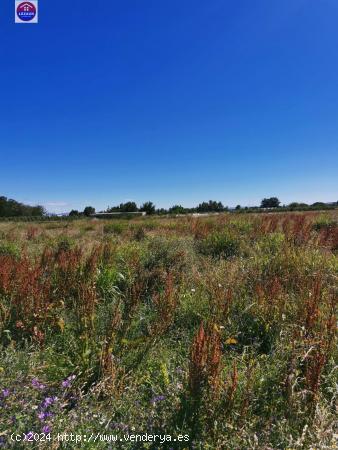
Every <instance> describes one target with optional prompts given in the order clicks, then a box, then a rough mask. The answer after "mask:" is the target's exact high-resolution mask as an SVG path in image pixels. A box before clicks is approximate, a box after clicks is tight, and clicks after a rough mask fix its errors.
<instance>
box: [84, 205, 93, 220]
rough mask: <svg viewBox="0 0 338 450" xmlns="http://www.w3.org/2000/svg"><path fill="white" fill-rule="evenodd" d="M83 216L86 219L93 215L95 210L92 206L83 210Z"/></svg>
mask: <svg viewBox="0 0 338 450" xmlns="http://www.w3.org/2000/svg"><path fill="white" fill-rule="evenodd" d="M83 214H84V215H85V216H87V217H89V216H91V215H92V214H95V208H93V207H92V206H86V207H85V209H84V210H83Z"/></svg>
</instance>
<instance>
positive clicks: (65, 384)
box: [62, 375, 75, 388]
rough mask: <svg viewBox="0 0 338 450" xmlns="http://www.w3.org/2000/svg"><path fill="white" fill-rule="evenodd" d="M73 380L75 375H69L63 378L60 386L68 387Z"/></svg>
mask: <svg viewBox="0 0 338 450" xmlns="http://www.w3.org/2000/svg"><path fill="white" fill-rule="evenodd" d="M73 380H75V375H70V376H69V377H68V378H66V379H65V380H63V382H62V387H63V388H68V387H69V386H70V385H71V384H72V381H73Z"/></svg>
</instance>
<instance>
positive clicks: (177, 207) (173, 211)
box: [169, 205, 186, 214]
mask: <svg viewBox="0 0 338 450" xmlns="http://www.w3.org/2000/svg"><path fill="white" fill-rule="evenodd" d="M185 212H186V211H185V208H183V206H181V205H174V206H172V207H171V208H169V214H185Z"/></svg>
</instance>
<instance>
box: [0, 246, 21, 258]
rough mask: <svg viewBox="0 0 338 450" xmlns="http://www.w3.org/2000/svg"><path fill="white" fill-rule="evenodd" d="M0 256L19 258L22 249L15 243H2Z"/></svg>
mask: <svg viewBox="0 0 338 450" xmlns="http://www.w3.org/2000/svg"><path fill="white" fill-rule="evenodd" d="M0 256H13V257H14V258H19V256H20V249H19V247H18V246H17V245H16V244H14V243H13V242H0Z"/></svg>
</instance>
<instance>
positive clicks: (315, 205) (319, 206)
mask: <svg viewBox="0 0 338 450" xmlns="http://www.w3.org/2000/svg"><path fill="white" fill-rule="evenodd" d="M311 207H312V208H315V209H327V207H328V205H327V204H326V203H324V202H315V203H312V205H311Z"/></svg>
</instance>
